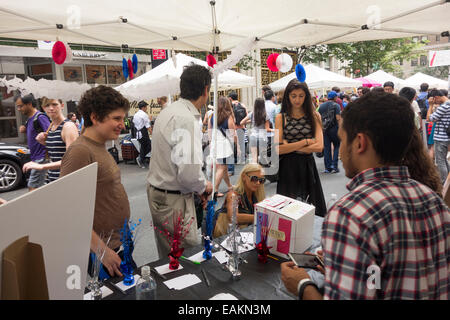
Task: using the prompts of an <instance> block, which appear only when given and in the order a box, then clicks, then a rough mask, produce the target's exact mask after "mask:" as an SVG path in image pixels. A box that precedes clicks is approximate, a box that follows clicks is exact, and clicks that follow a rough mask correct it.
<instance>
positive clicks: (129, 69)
mask: <svg viewBox="0 0 450 320" xmlns="http://www.w3.org/2000/svg"><path fill="white" fill-rule="evenodd" d="M128 74H129V76H130V80H131V79H133V63H132V62H131V59H130V58H128Z"/></svg>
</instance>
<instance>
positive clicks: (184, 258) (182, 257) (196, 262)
mask: <svg viewBox="0 0 450 320" xmlns="http://www.w3.org/2000/svg"><path fill="white" fill-rule="evenodd" d="M181 259H183V260H186V261H189V262H191V263H193V264H197V265H199V264H201V263H200V262H198V261H193V260H191V259H188V258H186V257H185V256H181Z"/></svg>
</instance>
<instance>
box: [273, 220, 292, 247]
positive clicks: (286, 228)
mask: <svg viewBox="0 0 450 320" xmlns="http://www.w3.org/2000/svg"><path fill="white" fill-rule="evenodd" d="M291 227H292V221H290V220H286V219H282V218H279V220H278V231H281V232H284V234H285V238H284V239H285V240H284V241H281V240H278V241H277V251H278V252H281V253H284V254H288V253H289V245H290V242H291Z"/></svg>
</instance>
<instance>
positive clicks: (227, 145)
mask: <svg viewBox="0 0 450 320" xmlns="http://www.w3.org/2000/svg"><path fill="white" fill-rule="evenodd" d="M219 131H220V132H221V133H219V132H217V135H216V136H217V138H216V149H217V159H224V158H228V157H230V156H231V155H233V153H234V151H233V148H232V146H231V142H230V140H228V138H227V137H226V134H225V133H224V132H223V129H221V128H219Z"/></svg>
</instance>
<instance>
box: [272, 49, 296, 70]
mask: <svg viewBox="0 0 450 320" xmlns="http://www.w3.org/2000/svg"><path fill="white" fill-rule="evenodd" d="M292 64H293V62H292V58H291V56H290V55H288V54H287V53H282V54H280V55H279V56H278V58H277V60H276V66H277V69H278V70H280V72H283V73H284V72H289V71H290V70H291V68H292Z"/></svg>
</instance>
